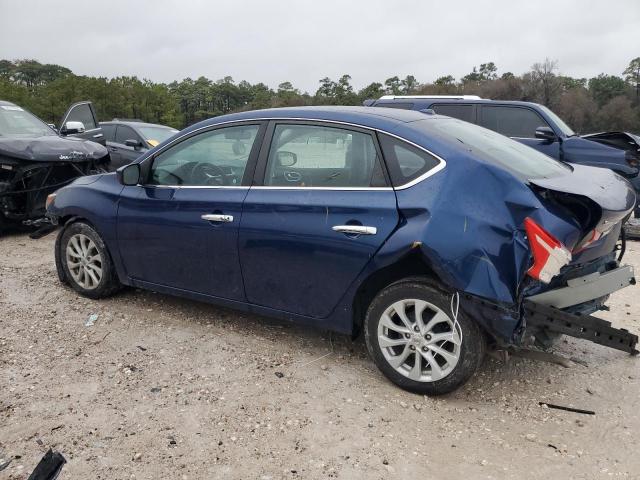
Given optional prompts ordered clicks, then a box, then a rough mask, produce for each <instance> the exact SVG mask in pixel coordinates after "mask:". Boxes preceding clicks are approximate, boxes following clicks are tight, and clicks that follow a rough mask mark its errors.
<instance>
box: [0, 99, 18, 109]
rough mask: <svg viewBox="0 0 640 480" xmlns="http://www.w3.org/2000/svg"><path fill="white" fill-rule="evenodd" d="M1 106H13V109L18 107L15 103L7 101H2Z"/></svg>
mask: <svg viewBox="0 0 640 480" xmlns="http://www.w3.org/2000/svg"><path fill="white" fill-rule="evenodd" d="M0 105H5V106H10V105H11V106H13V107H17V105H16V104H15V103H11V102H8V101H6V100H0Z"/></svg>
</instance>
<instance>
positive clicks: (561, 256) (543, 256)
mask: <svg viewBox="0 0 640 480" xmlns="http://www.w3.org/2000/svg"><path fill="white" fill-rule="evenodd" d="M524 229H525V231H526V232H527V237H528V239H529V245H530V246H531V252H532V254H533V265H532V266H531V268H530V269H529V270H528V271H527V273H528V274H529V275H530V276H531V277H533V278H535V279H536V280H540V281H541V282H544V283H549V282H550V281H551V279H552V278H553V277H555V276H556V275H557V274H558V273H560V269H561V268H562V267H564V266H565V265H567V264H568V263H569V262H570V261H571V252H569V250H567V247H565V246H564V245H563V244H562V242H561V241H560V240H558V239H557V238H555V237H554V236H553V235H551V234H550V233H549V232H547V231H546V230H545V229H544V228H542V227H541V226H540V225H538V224H537V223H536V222H534V221H533V220H532V219H531V218H529V217H527V218H525V219H524Z"/></svg>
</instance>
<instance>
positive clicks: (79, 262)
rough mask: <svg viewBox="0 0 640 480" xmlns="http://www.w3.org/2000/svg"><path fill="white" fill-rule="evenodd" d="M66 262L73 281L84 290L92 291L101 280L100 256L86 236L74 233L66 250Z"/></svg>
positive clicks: (96, 248)
mask: <svg viewBox="0 0 640 480" xmlns="http://www.w3.org/2000/svg"><path fill="white" fill-rule="evenodd" d="M65 253H66V255H65V256H66V261H67V267H68V268H69V273H71V276H72V277H73V280H74V281H75V282H76V283H77V284H78V285H79V286H80V287H82V288H84V289H86V290H93V289H94V288H96V287H97V286H98V285H99V284H100V280H102V255H101V254H100V251H99V250H98V247H97V246H96V244H95V243H94V242H93V240H91V238H89V237H88V236H87V235H84V234H82V233H76V234H75V235H73V236H72V237H71V238H70V239H69V242H68V243H67V248H66V251H65Z"/></svg>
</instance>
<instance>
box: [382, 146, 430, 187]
mask: <svg viewBox="0 0 640 480" xmlns="http://www.w3.org/2000/svg"><path fill="white" fill-rule="evenodd" d="M380 147H381V148H382V154H383V155H384V158H385V160H386V162H387V168H388V169H389V175H390V176H391V183H392V184H393V186H394V187H400V186H402V185H405V184H407V183H409V182H412V181H413V180H415V179H417V178H419V177H421V176H422V175H424V174H425V173H427V172H429V171H430V170H432V169H434V168H435V167H437V166H438V165H440V160H439V159H438V158H436V157H434V156H433V155H431V154H429V153H427V152H425V151H424V150H422V149H420V148H417V147H415V146H413V145H411V144H410V143H407V142H405V141H403V140H400V139H397V138H395V137H392V136H390V135H386V134H380Z"/></svg>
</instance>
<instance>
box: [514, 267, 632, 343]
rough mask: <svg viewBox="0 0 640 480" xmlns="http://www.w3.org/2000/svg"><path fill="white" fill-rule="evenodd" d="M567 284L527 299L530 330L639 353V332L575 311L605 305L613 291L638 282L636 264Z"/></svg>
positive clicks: (527, 318) (527, 325)
mask: <svg viewBox="0 0 640 480" xmlns="http://www.w3.org/2000/svg"><path fill="white" fill-rule="evenodd" d="M566 283H567V285H566V286H564V287H561V288H556V289H553V290H548V291H546V292H543V293H539V294H537V295H532V296H530V297H528V298H527V299H525V301H524V303H523V308H524V325H525V327H526V329H527V331H529V332H530V333H534V334H535V331H536V330H543V331H545V332H554V333H561V334H565V335H569V336H571V337H577V338H584V339H586V340H590V341H592V342H594V343H597V344H600V345H604V346H607V347H611V348H615V349H616V350H622V351H624V352H629V353H631V354H634V355H635V354H638V350H637V349H636V346H637V344H638V337H637V335H633V334H631V333H629V331H627V330H625V329H616V328H613V327H611V323H610V322H607V321H605V320H602V319H599V318H596V317H593V316H591V315H586V314H576V313H571V312H580V311H581V310H583V309H581V306H582V305H584V306H587V308H590V307H591V306H593V305H595V304H602V303H603V302H604V300H606V298H607V297H608V296H609V295H610V294H612V293H613V292H616V291H618V290H620V289H622V288H625V287H628V286H629V285H635V283H636V280H635V277H634V274H633V267H631V266H630V265H624V266H621V267H617V268H614V269H612V270H608V271H606V272H594V273H591V274H588V275H585V276H582V277H578V278H573V279H570V280H567V282H566ZM563 309H564V310H563ZM591 310H593V309H591Z"/></svg>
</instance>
